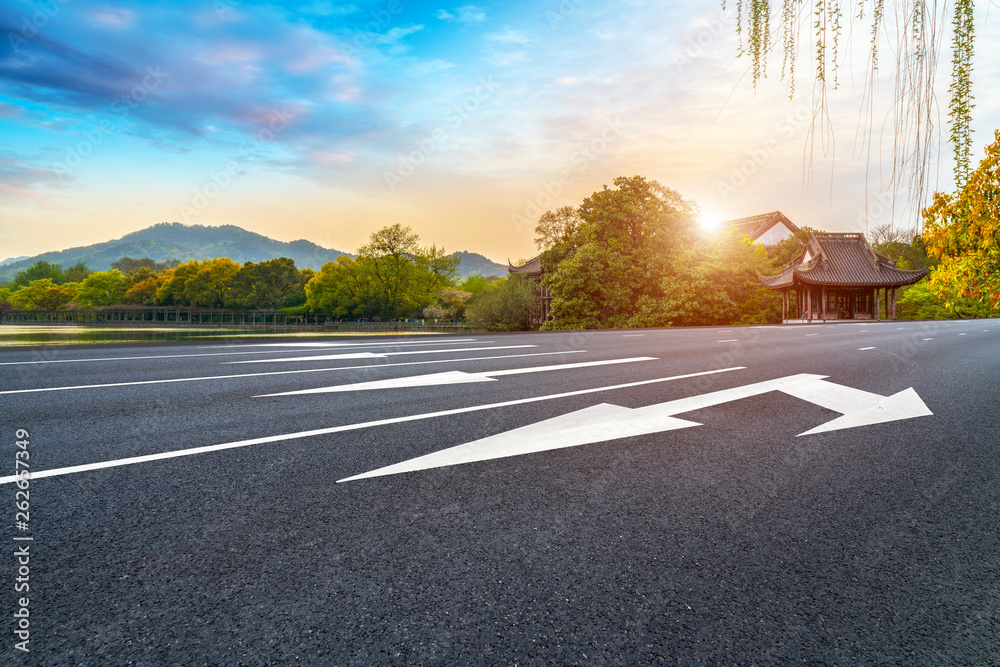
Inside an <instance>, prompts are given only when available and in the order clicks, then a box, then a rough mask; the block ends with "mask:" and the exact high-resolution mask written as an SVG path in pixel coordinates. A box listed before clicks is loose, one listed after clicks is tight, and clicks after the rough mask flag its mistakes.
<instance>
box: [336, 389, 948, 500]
mask: <svg viewBox="0 0 1000 667" xmlns="http://www.w3.org/2000/svg"><path fill="white" fill-rule="evenodd" d="M825 377H826V376H823V375H810V374H807V373H803V374H799V375H791V376H788V377H784V378H779V379H776V380H768V381H766V382H758V383H755V384H750V385H745V386H743V387H734V388H732V389H724V390H722V391H715V392H711V393H708V394H701V395H699V396H690V397H688V398H681V399H678V400H674V401H668V402H666V403H658V404H655V405H649V406H646V407H644V408H636V409H631V408H623V407H620V406H617V405H610V404H608V403H601V404H598V405H595V406H592V407H589V408H584V409H583V410H578V411H576V412H571V413H569V414H565V415H561V416H559V417H554V418H552V419H547V420H545V421H541V422H538V423H535V424H529V425H527V426H522V427H521V428H517V429H514V430H512V431H507V432H505V433H498V434H497V435H492V436H489V437H486V438H482V439H480V440H475V441H473V442H468V443H465V444H463V445H458V446H456V447H450V448H448V449H443V450H441V451H437V452H433V453H431V454H427V455H425V456H420V457H417V458H414V459H410V460H408V461H403V462H401V463H396V464H394V465H390V466H386V467H384V468H379V469H377V470H372V471H370V472H366V473H362V474H360V475H355V476H354V477H348V478H346V479H342V480H338V481H339V482H350V481H352V480H356V479H364V478H366V477H381V476H383V475H395V474H398V473H402V472H415V471H418V470H427V469H430V468H440V467H444V466H451V465H458V464H460V463H472V462H474V461H488V460H490V459H499V458H505V457H508V456H519V455H521V454H530V453H533V452H543V451H548V450H552V449H562V448H564V447H576V446H578V445H586V444H592V443H596V442H605V441H608V440H617V439H619V438H628V437H632V436H636V435H645V434H649V433H660V432H665V431H673V430H676V429H681V428H688V427H690V426H700V424H698V423H696V422H691V421H686V420H683V419H677V418H676V417H674V415H677V414H681V413H684V412H691V411H693V410H700V409H702V408H707V407H710V406H713V405H719V404H722V403H728V402H730V401H736V400H739V399H741V398H748V397H750V396H757V395H760V394H765V393H767V392H770V391H781V392H784V393H786V394H789V395H791V396H796V397H798V398H801V399H804V400H806V401H809V402H810V403H815V404H816V405H819V406H821V407H825V408H829V409H831V410H835V411H837V412H840V413H841V414H842V415H843V416H842V417H839V418H837V419H834V420H833V421H830V422H827V423H826V424H823V425H821V426H818V427H816V428H814V429H811V430H809V431H806V432H805V433H801V434H800V435H809V434H812V433H821V432H823V431H834V430H837V429H842V428H851V427H855V426H862V425H865V424H877V423H880V422H887V421H894V420H897V419H909V418H912V417H921V416H925V415H930V414H932V413H931V411H930V410H929V409H928V408H927V406H926V405H925V404H924V402H923V401H922V400H921V399H920V397H919V396H917V393H916V392H915V391H913V389H912V388H910V389H907V390H905V391H901V392H899V393H898V394H894V395H893V396H889V397H888V398H887V397H885V396H879V395H878V394H871V393H868V392H864V391H860V390H858V389H852V388H851V387H844V386H843V385H838V384H834V383H833V382H826V381H825V380H824V378H825Z"/></svg>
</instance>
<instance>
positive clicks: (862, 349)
mask: <svg viewBox="0 0 1000 667" xmlns="http://www.w3.org/2000/svg"><path fill="white" fill-rule="evenodd" d="M874 349H875V348H874V347H859V348H858V352H863V351H865V350H874Z"/></svg>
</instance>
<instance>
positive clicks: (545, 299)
mask: <svg viewBox="0 0 1000 667" xmlns="http://www.w3.org/2000/svg"><path fill="white" fill-rule="evenodd" d="M507 273H508V274H513V273H517V274H521V275H523V276H525V277H527V278H528V279H529V280H531V282H532V283H533V284H534V287H535V296H537V297H538V311H537V312H536V313H535V318H536V319H537V320H538V323H539V324H541V323H542V322H544V321H546V320H549V319H552V317H551V316H550V315H549V306H550V304H551V303H552V294H551V293H549V288H548V287H546V286H545V285H544V284H542V256H541V255H537V256H535V257H532V258H531V259H529V260H528V261H527V262H525V263H524V264H522V265H521V266H514V265H513V264H511V263H510V260H509V259H508V260H507Z"/></svg>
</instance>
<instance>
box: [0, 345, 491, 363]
mask: <svg viewBox="0 0 1000 667" xmlns="http://www.w3.org/2000/svg"><path fill="white" fill-rule="evenodd" d="M461 342H470V343H471V342H479V343H492V342H493V341H491V340H483V341H476V339H474V338H467V339H459V340H452V341H447V342H445V341H437V342H430V343H423V342H419V343H395V344H390V343H335V345H337V346H344V347H348V346H351V347H353V346H371V345H383V346H385V345H445V344H451V343H461ZM265 346H268V344H262V343H258V344H256V345H253V346H249V347H265ZM199 347H214V348H218V347H220V346H219V345H205V346H199ZM228 347H248V346H240V345H235V346H234V345H230V346H228ZM288 351H289V350H256V351H252V350H248V351H244V352H198V353H195V354H157V355H149V356H142V357H101V358H89V357H87V358H83V359H41V360H35V361H3V362H0V366H21V365H25V364H72V363H79V362H87V361H131V360H132V359H183V358H186V357H220V356H232V355H246V354H281V353H282V352H285V353H287V352H288ZM303 352H306V350H303ZM262 361H263V360H262ZM268 361H272V360H268ZM273 361H276V360H273Z"/></svg>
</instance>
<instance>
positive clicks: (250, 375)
mask: <svg viewBox="0 0 1000 667" xmlns="http://www.w3.org/2000/svg"><path fill="white" fill-rule="evenodd" d="M582 352H586V350H565V351H561V352H532V353H529V354H501V355H496V356H492V357H468V358H462V359H434V360H433V361H405V362H402V361H401V362H398V363H394V364H374V365H368V366H338V367H336V368H304V369H300V370H294V371H266V372H262V373H241V374H234V375H208V376H204V377H190V378H171V379H168V380H136V381H133V382H109V383H107V384H82V385H71V386H67V387H40V388H38V389H11V390H7V391H0V395H3V394H33V393H38V392H43V391H68V390H70V389H102V388H106V387H132V386H138V385H144V384H167V383H170V382H199V381H201V380H231V379H233V378H253V377H264V376H266V375H295V374H297V373H328V372H331V371H349V370H356V369H359V368H367V369H373V368H389V367H392V366H422V365H425V364H447V363H458V362H461V361H486V360H490V359H521V358H523V357H548V356H551V355H554V354H580V353H582Z"/></svg>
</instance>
